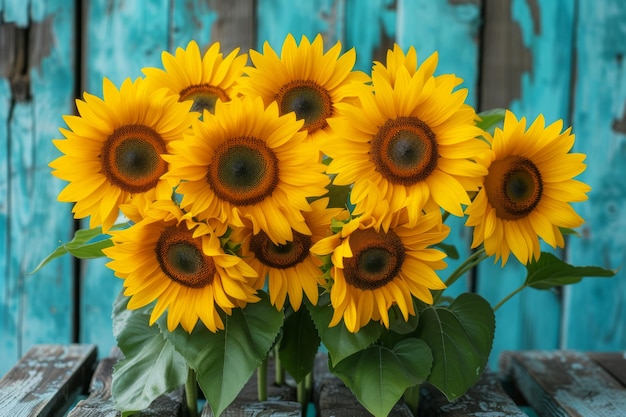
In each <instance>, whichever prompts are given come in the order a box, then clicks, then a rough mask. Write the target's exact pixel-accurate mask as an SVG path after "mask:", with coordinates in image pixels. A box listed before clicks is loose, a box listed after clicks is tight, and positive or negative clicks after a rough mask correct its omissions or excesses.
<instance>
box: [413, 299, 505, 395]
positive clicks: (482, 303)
mask: <svg viewBox="0 0 626 417" xmlns="http://www.w3.org/2000/svg"><path fill="white" fill-rule="evenodd" d="M494 331H495V316H494V314H493V310H492V308H491V306H490V305H489V303H488V302H487V301H486V300H485V299H483V298H482V297H481V296H479V295H477V294H473V293H464V294H461V295H460V296H458V297H457V298H456V299H455V300H454V301H453V302H452V304H450V305H449V306H448V307H429V308H427V309H425V310H423V311H422V312H421V314H420V322H419V326H418V328H417V335H418V337H419V338H420V339H422V340H424V341H425V342H426V343H427V344H428V346H430V349H431V350H432V352H433V359H434V362H433V368H432V372H431V374H430V377H429V378H428V381H429V382H430V383H432V384H433V385H434V386H436V387H437V388H438V389H439V390H440V391H441V392H442V393H443V394H444V395H445V396H446V397H447V398H448V400H450V401H452V400H454V399H455V398H458V397H460V396H461V395H463V394H464V393H465V392H466V391H467V390H468V389H469V388H470V387H471V386H472V385H474V384H475V383H476V381H478V378H479V377H480V375H481V373H482V372H483V370H484V368H485V365H486V363H487V359H488V358H489V353H490V352H491V345H492V343H493V336H494Z"/></svg>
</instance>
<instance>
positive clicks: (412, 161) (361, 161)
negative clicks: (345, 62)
mask: <svg viewBox="0 0 626 417" xmlns="http://www.w3.org/2000/svg"><path fill="white" fill-rule="evenodd" d="M392 57H395V55H393V54H392ZM396 61H397V59H396V58H394V59H392V62H396ZM409 66H410V65H409ZM435 66H436V55H435V56H434V57H433V56H431V57H430V58H429V59H427V60H426V62H425V63H424V64H423V65H422V66H420V67H419V68H418V69H417V70H416V71H414V72H413V71H412V70H411V69H410V68H408V67H407V65H405V64H399V63H397V62H396V63H395V64H393V65H388V68H387V71H383V70H382V69H380V68H379V69H375V70H373V72H372V83H373V89H374V93H373V94H372V92H371V91H370V88H368V87H360V88H359V92H358V99H359V100H358V103H356V104H355V103H343V104H340V105H338V106H337V107H338V110H339V111H338V115H337V117H334V118H331V119H329V120H328V123H329V125H330V127H331V128H332V130H333V131H334V132H336V133H337V135H338V136H340V137H341V139H340V140H336V141H333V142H329V143H327V145H326V146H325V147H324V148H323V149H322V151H323V152H324V153H326V154H327V155H328V156H329V157H331V158H332V159H333V160H332V162H331V163H330V165H329V166H328V170H327V172H328V173H329V174H336V177H335V178H334V180H333V181H334V183H335V184H337V185H348V184H354V186H353V190H352V193H351V197H350V198H351V201H352V203H354V204H356V209H355V213H357V214H358V213H362V212H367V211H369V210H371V206H372V205H376V204H378V201H376V200H375V199H372V198H368V195H369V194H370V186H369V184H374V185H375V186H376V187H378V188H379V189H380V190H381V191H382V194H383V197H384V198H385V199H386V200H387V201H388V202H389V208H390V211H391V212H397V211H399V210H401V209H402V208H403V207H405V206H406V207H408V209H409V217H410V221H411V223H412V224H414V223H415V222H416V220H417V217H418V216H419V215H420V213H421V212H422V211H423V210H427V211H433V210H436V211H439V210H440V208H443V209H444V210H445V211H447V212H449V213H452V214H454V215H457V216H463V208H462V205H468V204H469V203H470V198H469V196H468V191H478V187H479V186H480V180H481V178H482V176H484V175H485V174H486V170H485V168H484V167H483V166H481V165H479V164H477V163H475V161H473V159H474V158H476V156H477V155H479V154H480V153H482V152H486V151H487V150H488V145H487V144H486V143H485V142H484V141H483V140H480V139H478V136H479V135H481V134H482V131H481V130H480V129H479V128H478V127H477V126H476V124H475V121H476V117H477V116H476V113H475V111H474V109H473V108H472V107H471V106H469V105H467V104H465V103H464V101H465V98H466V95H467V90H465V89H461V90H456V91H455V88H456V87H457V86H458V85H459V83H460V82H461V80H460V79H459V78H457V77H455V76H454V75H451V74H445V75H440V76H436V77H435V76H433V75H432V73H433V71H434V68H435ZM392 68H396V69H395V71H394V72H393V73H392V72H389V70H390V69H392ZM412 72H413V73H412ZM354 88H355V89H356V88H357V86H355V87H354Z"/></svg>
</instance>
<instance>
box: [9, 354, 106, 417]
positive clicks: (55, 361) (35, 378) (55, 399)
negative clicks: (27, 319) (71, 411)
mask: <svg viewBox="0 0 626 417" xmlns="http://www.w3.org/2000/svg"><path fill="white" fill-rule="evenodd" d="M96 356H97V352H96V347H95V346H94V345H65V346H62V345H35V346H33V347H32V348H31V349H30V350H29V351H28V352H27V353H26V355H24V357H23V358H22V359H20V361H19V362H18V363H17V364H16V365H15V366H14V367H13V368H11V370H10V371H9V372H8V373H7V374H6V375H5V376H4V377H3V378H2V379H1V380H0V410H2V413H3V414H2V415H5V416H19V417H30V416H33V417H35V416H37V417H46V416H56V415H58V412H59V411H61V410H63V409H67V408H69V406H70V405H71V403H72V400H71V399H72V398H75V397H77V396H78V395H79V394H80V393H81V392H82V391H83V389H84V387H85V386H87V381H88V380H89V377H90V376H91V373H92V372H93V367H94V365H95V363H96Z"/></svg>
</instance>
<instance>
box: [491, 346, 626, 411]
mask: <svg viewBox="0 0 626 417" xmlns="http://www.w3.org/2000/svg"><path fill="white" fill-rule="evenodd" d="M500 365H501V369H502V372H503V373H504V375H505V377H506V378H508V379H512V380H513V381H515V384H516V386H517V389H518V390H519V391H520V392H521V393H522V395H523V396H524V397H525V399H526V400H527V401H528V404H529V405H530V406H531V407H532V408H533V409H534V410H535V411H536V412H537V413H538V414H539V415H541V416H547V417H551V416H577V417H603V416H606V417H618V416H624V415H626V389H625V388H624V386H623V385H622V384H620V383H619V382H618V381H617V380H615V379H614V378H613V377H612V376H611V375H609V374H608V373H607V372H606V371H605V370H604V369H602V368H601V367H600V366H598V365H597V364H596V363H595V362H594V361H593V360H592V359H591V358H590V357H589V356H588V355H586V354H584V353H581V352H576V351H519V352H513V351H505V352H503V354H502V355H501V359H500Z"/></svg>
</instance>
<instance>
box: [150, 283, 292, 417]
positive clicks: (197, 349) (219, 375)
mask: <svg viewBox="0 0 626 417" xmlns="http://www.w3.org/2000/svg"><path fill="white" fill-rule="evenodd" d="M259 295H260V296H261V301H259V302H256V303H252V304H248V305H247V306H246V308H244V309H239V308H237V309H233V311H232V315H231V316H227V315H225V314H223V315H222V320H223V321H224V326H225V328H224V330H221V331H218V332H216V333H213V332H211V331H209V330H208V329H207V328H206V327H205V326H203V325H202V323H198V325H197V326H196V328H195V329H194V330H193V332H191V334H189V333H187V332H186V331H185V330H183V329H182V328H181V327H178V328H177V329H176V330H174V331H173V332H168V331H166V330H165V329H166V328H167V324H166V319H165V318H164V317H161V319H159V320H158V323H159V326H161V328H162V329H163V333H164V335H165V338H166V339H167V340H168V341H170V342H171V343H172V344H173V345H174V347H175V348H176V350H177V351H178V352H179V353H180V354H181V355H182V356H183V357H184V358H185V359H186V360H187V362H188V363H189V365H190V366H191V368H193V369H194V370H195V371H196V374H197V379H198V384H199V385H200V388H201V389H202V392H203V393H204V395H205V397H206V399H207V402H208V403H209V405H210V406H211V410H212V411H213V414H214V415H216V416H218V415H220V414H221V413H222V411H224V409H225V408H226V407H228V405H229V404H230V403H231V402H232V401H233V400H234V399H235V398H236V397H237V395H238V394H239V392H240V391H241V389H242V388H243V386H244V385H245V384H246V382H248V380H249V379H250V377H251V376H252V375H253V374H254V371H255V370H256V369H257V368H258V367H259V365H260V364H261V362H262V361H263V359H265V358H266V357H267V354H268V352H269V350H270V348H271V347H272V345H273V344H274V341H275V340H276V337H277V336H278V333H279V332H280V328H281V325H282V323H283V313H282V312H281V311H278V310H276V307H274V306H272V305H271V303H270V301H269V297H268V296H267V294H265V293H262V292H259Z"/></svg>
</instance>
